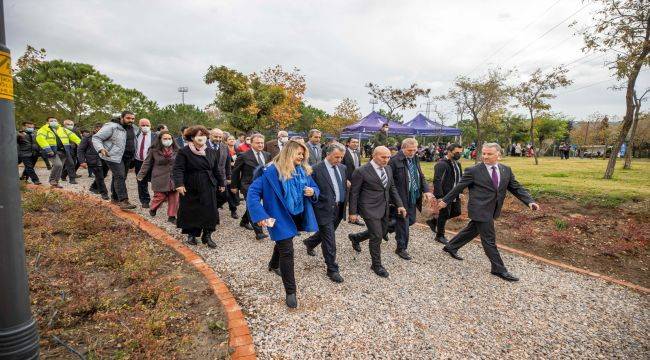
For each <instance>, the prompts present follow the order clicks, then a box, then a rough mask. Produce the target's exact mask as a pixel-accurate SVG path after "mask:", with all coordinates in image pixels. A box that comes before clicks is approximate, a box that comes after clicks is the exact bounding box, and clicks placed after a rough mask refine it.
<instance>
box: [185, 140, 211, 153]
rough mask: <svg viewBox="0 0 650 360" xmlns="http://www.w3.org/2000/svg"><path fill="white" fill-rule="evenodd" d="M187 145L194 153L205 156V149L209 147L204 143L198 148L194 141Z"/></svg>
mask: <svg viewBox="0 0 650 360" xmlns="http://www.w3.org/2000/svg"><path fill="white" fill-rule="evenodd" d="M187 146H188V147H189V148H190V150H191V151H192V152H193V153H194V155H199V156H205V149H207V147H208V146H207V145H205V144H203V146H201V147H200V148H197V147H196V146H194V143H193V142H189V143H187Z"/></svg>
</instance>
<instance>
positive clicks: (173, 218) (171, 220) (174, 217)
mask: <svg viewBox="0 0 650 360" xmlns="http://www.w3.org/2000/svg"><path fill="white" fill-rule="evenodd" d="M167 221H169V222H170V223H172V224H176V216H170V217H168V218H167Z"/></svg>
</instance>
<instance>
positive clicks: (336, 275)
mask: <svg viewBox="0 0 650 360" xmlns="http://www.w3.org/2000/svg"><path fill="white" fill-rule="evenodd" d="M327 277H328V278H330V280H332V281H334V282H335V283H342V282H343V277H341V274H339V273H338V272H328V273H327Z"/></svg>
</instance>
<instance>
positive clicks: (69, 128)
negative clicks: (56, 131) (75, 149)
mask: <svg viewBox="0 0 650 360" xmlns="http://www.w3.org/2000/svg"><path fill="white" fill-rule="evenodd" d="M65 128H66V129H68V130H72V129H74V125H66V126H65Z"/></svg>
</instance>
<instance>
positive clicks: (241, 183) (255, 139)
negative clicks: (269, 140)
mask: <svg viewBox="0 0 650 360" xmlns="http://www.w3.org/2000/svg"><path fill="white" fill-rule="evenodd" d="M263 149H264V135H262V134H253V135H251V149H250V150H248V151H246V152H244V153H241V154H239V155H237V160H235V165H234V166H233V168H232V182H231V184H230V186H231V188H230V191H231V192H232V193H233V194H237V191H239V190H240V189H241V191H242V194H243V195H244V198H246V194H247V192H248V187H249V186H250V185H251V184H252V183H253V173H254V172H255V169H257V167H258V166H263V165H264V164H266V163H267V162H269V161H270V160H271V154H269V153H267V152H266V151H264V150H263ZM239 226H241V227H244V228H246V229H248V230H253V231H255V237H256V238H257V239H258V240H262V239H264V238H266V237H267V235H266V234H264V231H263V230H262V228H261V227H260V226H258V225H257V224H254V223H253V222H251V220H250V216H249V214H248V209H247V210H246V212H245V213H244V215H243V216H242V218H241V221H240V222H239Z"/></svg>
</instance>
